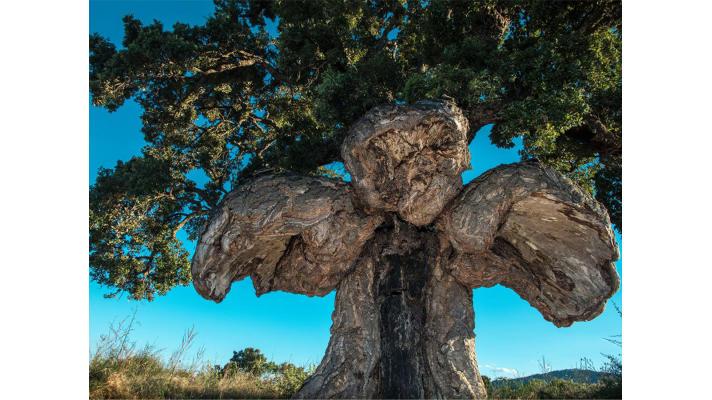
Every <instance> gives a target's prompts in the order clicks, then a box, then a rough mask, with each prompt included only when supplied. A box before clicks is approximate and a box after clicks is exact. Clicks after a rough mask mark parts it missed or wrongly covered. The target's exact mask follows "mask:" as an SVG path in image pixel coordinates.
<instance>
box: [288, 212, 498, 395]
mask: <svg viewBox="0 0 712 400" xmlns="http://www.w3.org/2000/svg"><path fill="white" fill-rule="evenodd" d="M449 254H450V249H449V245H447V244H446V243H441V242H439V240H438V237H437V234H436V232H435V231H432V230H430V229H429V228H423V229H418V228H416V227H414V226H412V225H410V224H407V223H404V222H402V221H399V220H395V221H394V224H393V225H392V226H389V227H383V228H380V229H379V230H377V231H376V234H375V236H374V238H373V239H371V241H370V242H368V243H367V244H366V246H365V247H364V250H363V253H362V254H361V256H360V258H359V259H358V261H357V262H356V265H355V269H354V271H353V272H352V273H351V274H350V275H349V276H347V277H346V278H345V279H344V280H343V281H342V282H341V284H340V286H339V289H338V291H337V296H336V305H335V309H334V313H333V316H332V319H333V325H332V328H331V334H332V336H331V340H330V341H329V346H328V348H327V350H326V354H325V356H324V358H323V360H322V362H321V364H320V365H319V367H318V368H317V370H316V371H315V373H314V375H312V376H311V377H310V378H309V380H308V381H307V382H306V383H305V384H304V386H303V387H302V388H301V390H300V391H299V392H298V393H297V394H296V396H295V397H296V398H476V399H479V398H485V397H486V391H485V388H484V384H483V382H482V378H481V377H480V374H479V372H478V370H477V362H476V358H475V337H474V333H473V330H474V312H473V308H472V290H471V289H468V288H465V287H464V286H462V285H460V284H459V283H457V282H456V281H455V279H454V278H453V277H452V276H451V275H450V274H448V273H445V272H444V269H443V265H442V263H443V262H446V261H447V260H446V259H447V256H448V255H449Z"/></svg>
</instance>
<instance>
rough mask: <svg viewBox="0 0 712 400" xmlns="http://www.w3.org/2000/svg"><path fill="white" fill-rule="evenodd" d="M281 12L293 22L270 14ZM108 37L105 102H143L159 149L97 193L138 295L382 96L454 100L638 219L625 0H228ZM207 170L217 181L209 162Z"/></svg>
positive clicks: (497, 137) (95, 43)
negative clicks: (624, 166)
mask: <svg viewBox="0 0 712 400" xmlns="http://www.w3.org/2000/svg"><path fill="white" fill-rule="evenodd" d="M270 21H273V22H276V26H277V31H278V34H277V35H270V34H269V33H268V31H267V26H268V23H269V22H270ZM124 26H125V34H124V39H123V43H122V46H121V47H119V48H117V46H116V45H115V44H113V43H111V42H109V41H108V40H106V39H105V38H103V37H102V36H100V35H97V34H94V35H91V37H90V91H91V98H92V101H93V103H94V104H95V105H98V106H103V107H106V108H107V109H108V110H116V109H117V108H118V107H120V106H121V105H122V104H123V103H124V102H125V101H127V100H133V101H136V102H137V103H138V104H139V105H140V106H141V107H142V108H143V115H142V117H141V118H142V121H143V128H142V130H143V133H144V138H145V141H146V146H145V147H144V149H143V151H142V155H141V156H137V157H134V158H132V159H130V160H127V161H125V162H119V163H117V165H116V166H115V167H114V168H112V169H102V170H101V171H100V172H99V175H98V177H97V179H96V183H95V184H94V185H93V186H92V187H91V190H90V251H91V260H90V264H91V268H92V277H93V278H94V279H95V280H96V281H98V282H99V283H102V284H104V285H108V286H109V287H112V288H114V289H115V293H120V292H127V293H129V294H130V295H131V296H132V297H134V298H136V299H141V298H148V299H151V298H153V297H154V295H155V294H164V293H166V292H167V291H168V290H169V289H170V288H172V287H174V286H175V285H184V284H187V283H188V282H189V281H190V274H189V267H190V261H189V254H188V253H187V252H186V251H185V250H184V249H183V246H182V244H181V241H180V240H178V239H177V238H176V234H177V232H178V231H180V230H181V229H184V230H186V231H187V232H188V234H189V237H190V238H191V239H196V238H197V237H198V235H199V233H200V231H201V228H202V227H203V226H204V225H205V221H206V219H207V217H208V215H209V213H210V212H211V211H212V210H214V209H215V208H216V206H217V205H218V204H219V203H220V201H221V199H222V198H223V197H224V196H225V194H227V193H228V192H230V191H231V190H232V189H235V188H238V187H239V186H240V185H241V183H242V182H244V181H245V180H246V179H249V178H250V177H252V176H254V175H258V174H260V173H262V172H264V171H266V170H267V171H273V172H280V171H295V172H299V173H303V174H316V175H319V174H329V171H328V169H327V168H326V167H325V166H326V165H328V164H329V163H331V162H334V161H341V153H340V151H339V146H340V145H341V143H342V141H343V140H344V137H345V135H346V133H347V130H348V128H349V127H350V126H351V125H352V124H353V123H354V122H355V121H356V120H357V119H358V118H359V117H361V116H362V115H364V114H365V113H366V111H368V110H369V109H371V108H372V107H374V106H376V105H379V104H383V103H397V104H399V103H412V102H414V101H416V100H420V99H428V98H431V99H436V98H443V97H445V98H451V99H453V100H454V101H455V102H456V103H457V105H458V106H459V107H460V108H461V109H462V110H463V112H464V115H465V117H466V118H467V120H468V122H469V126H470V130H469V131H468V140H470V139H472V137H473V136H474V134H475V132H477V131H478V129H479V128H481V127H482V126H484V125H487V124H494V126H493V129H492V131H491V135H490V139H491V140H492V142H493V143H495V144H496V145H498V146H502V147H509V146H512V145H513V140H514V139H515V138H518V137H521V138H523V151H522V157H523V158H537V159H538V160H539V161H540V162H542V163H543V164H546V165H549V166H551V167H553V168H555V169H556V170H558V171H560V172H562V173H563V174H565V175H567V176H568V177H570V178H572V179H573V180H574V181H575V182H576V183H578V184H579V185H580V186H581V187H583V188H585V189H586V190H587V191H589V192H590V193H591V194H593V195H594V196H595V198H596V199H598V200H599V201H600V202H601V203H603V204H604V205H605V207H606V208H607V209H608V212H609V213H610V215H611V218H612V221H613V222H614V223H615V225H616V226H617V227H618V229H619V230H620V229H621V8H620V3H619V2H611V1H586V2H546V1H485V2H465V1H430V2H422V1H419V0H415V1H410V0H408V1H406V0H401V1H397V0H392V1H328V0H322V1H317V0H307V1H262V0H236V1H233V0H216V1H215V13H214V15H212V16H211V17H209V18H208V19H207V21H206V22H205V24H204V25H201V26H188V25H186V24H180V23H177V24H175V25H174V26H173V27H172V29H165V28H164V27H163V25H162V24H161V23H160V22H158V21H154V22H153V23H151V24H148V25H145V24H143V23H142V22H141V21H139V20H137V19H136V18H133V17H132V16H126V17H125V18H124ZM196 171H201V172H202V173H203V174H202V175H203V176H204V177H206V179H204V181H206V182H201V184H198V183H197V182H196V181H195V180H194V179H191V178H190V177H192V176H198V175H201V174H196V173H195V172H196Z"/></svg>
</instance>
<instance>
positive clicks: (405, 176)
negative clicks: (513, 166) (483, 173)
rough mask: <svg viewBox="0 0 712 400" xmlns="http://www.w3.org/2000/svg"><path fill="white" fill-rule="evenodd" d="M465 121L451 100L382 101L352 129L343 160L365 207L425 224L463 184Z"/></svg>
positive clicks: (466, 158)
mask: <svg viewBox="0 0 712 400" xmlns="http://www.w3.org/2000/svg"><path fill="white" fill-rule="evenodd" d="M467 131H468V123H467V120H466V119H465V117H464V116H463V115H462V112H461V111H460V109H459V108H457V107H456V106H455V105H454V104H453V103H449V102H434V101H421V102H418V103H415V104H414V105H411V106H382V107H376V108H374V109H372V110H371V111H369V112H368V113H367V114H366V115H365V116H364V117H363V118H361V119H360V120H359V121H357V122H356V123H355V124H354V125H353V127H352V128H351V129H350V131H349V134H348V136H347V138H346V139H345V140H344V143H343V145H342V147H341V155H342V158H343V160H344V165H345V166H346V168H347V169H348V170H349V172H350V173H351V177H352V179H353V181H352V182H353V186H354V190H355V192H356V194H357V195H358V197H359V200H360V201H361V202H362V203H363V204H364V206H365V208H367V209H371V210H384V211H388V212H398V214H399V215H400V216H401V218H403V219H404V220H405V221H407V222H409V223H411V224H414V225H416V226H424V225H428V224H430V223H431V222H433V220H435V218H436V217H437V216H438V214H440V212H441V211H442V209H443V207H444V206H445V205H446V204H447V202H448V201H450V200H451V199H452V198H453V197H455V196H456V195H457V193H458V192H459V191H460V189H461V187H462V179H461V177H460V174H461V173H462V172H463V171H464V170H466V169H467V168H469V163H470V153H469V150H468V148H467Z"/></svg>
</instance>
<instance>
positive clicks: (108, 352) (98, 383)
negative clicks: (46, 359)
mask: <svg viewBox="0 0 712 400" xmlns="http://www.w3.org/2000/svg"><path fill="white" fill-rule="evenodd" d="M133 327H134V316H131V317H129V318H127V319H125V320H124V321H121V322H119V323H118V324H115V325H112V326H111V327H110V331H109V333H108V334H105V335H102V336H101V338H100V341H99V344H98V346H97V350H96V351H95V352H94V353H93V354H92V356H91V360H90V362H89V398H90V399H169V398H171V399H245V398H251V399H265V398H270V399H271V398H288V397H291V396H292V394H294V392H295V391H296V390H297V389H298V388H299V386H301V383H303V381H304V379H305V378H306V376H307V375H306V374H305V373H304V370H303V369H298V371H301V373H296V374H292V373H290V374H271V375H268V376H261V377H260V376H255V375H252V374H249V373H245V372H240V371H235V372H233V373H231V374H221V373H220V372H219V369H216V368H215V367H213V366H211V365H209V363H207V362H203V361H202V352H201V351H199V352H198V355H197V356H196V357H195V359H193V360H192V362H190V363H188V364H186V362H184V356H185V354H186V352H187V351H188V349H189V348H190V346H191V344H192V342H193V341H194V339H195V331H194V330H192V329H191V330H188V331H187V332H186V334H185V335H184V337H183V341H182V342H181V345H180V347H179V348H178V349H177V350H176V351H175V352H173V354H171V356H170V357H169V359H168V361H163V359H162V357H161V354H160V351H158V350H156V349H154V348H152V347H150V346H145V347H142V348H139V347H137V346H136V343H135V342H132V341H131V338H130V336H131V332H132V331H133Z"/></svg>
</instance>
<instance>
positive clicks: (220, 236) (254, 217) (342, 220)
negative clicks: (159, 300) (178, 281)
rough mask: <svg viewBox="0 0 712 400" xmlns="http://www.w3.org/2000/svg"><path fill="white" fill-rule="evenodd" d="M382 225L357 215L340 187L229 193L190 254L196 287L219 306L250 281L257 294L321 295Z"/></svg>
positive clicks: (327, 182) (309, 181)
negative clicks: (233, 289)
mask: <svg viewBox="0 0 712 400" xmlns="http://www.w3.org/2000/svg"><path fill="white" fill-rule="evenodd" d="M381 220H382V217H381V216H379V215H366V214H364V213H362V212H361V211H359V210H357V209H355V208H354V206H353V204H352V197H351V190H350V188H349V186H348V185H347V184H345V183H343V182H339V181H336V180H332V179H326V178H316V177H303V176H296V175H283V176H265V177H261V178H259V179H257V180H255V181H253V182H250V183H246V184H243V185H241V186H240V187H239V188H238V189H237V190H235V191H233V192H232V193H230V194H229V195H228V196H227V197H226V198H225V200H224V201H223V202H222V203H221V205H220V207H219V208H218V210H217V211H216V212H215V213H214V214H213V215H212V216H211V218H210V222H209V224H208V226H207V228H206V229H205V231H204V232H203V234H202V236H201V238H200V241H199V243H198V246H197V248H196V251H195V255H194V256H193V265H192V275H193V284H194V285H195V288H196V289H197V290H198V292H199V293H200V294H201V295H203V296H204V297H206V298H208V299H211V300H216V301H221V300H222V299H223V298H224V297H225V296H226V295H227V292H228V291H229V290H230V285H231V284H232V282H233V281H236V280H241V279H244V278H245V277H247V276H250V278H252V283H253V285H254V286H255V290H256V291H257V294H258V295H260V294H263V293H266V292H270V291H273V290H284V291H287V292H292V293H301V294H306V295H319V296H323V295H325V294H327V293H329V292H330V291H332V290H334V288H336V285H337V284H338V283H339V282H340V281H341V279H343V277H344V276H345V275H346V273H347V272H348V271H349V269H350V268H351V266H352V264H353V260H354V259H355V258H356V257H357V256H358V254H359V252H360V249H361V246H362V245H363V243H365V242H366V240H368V238H369V237H370V236H371V235H372V234H373V231H374V229H375V228H376V227H377V226H378V225H379V224H380V222H381Z"/></svg>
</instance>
